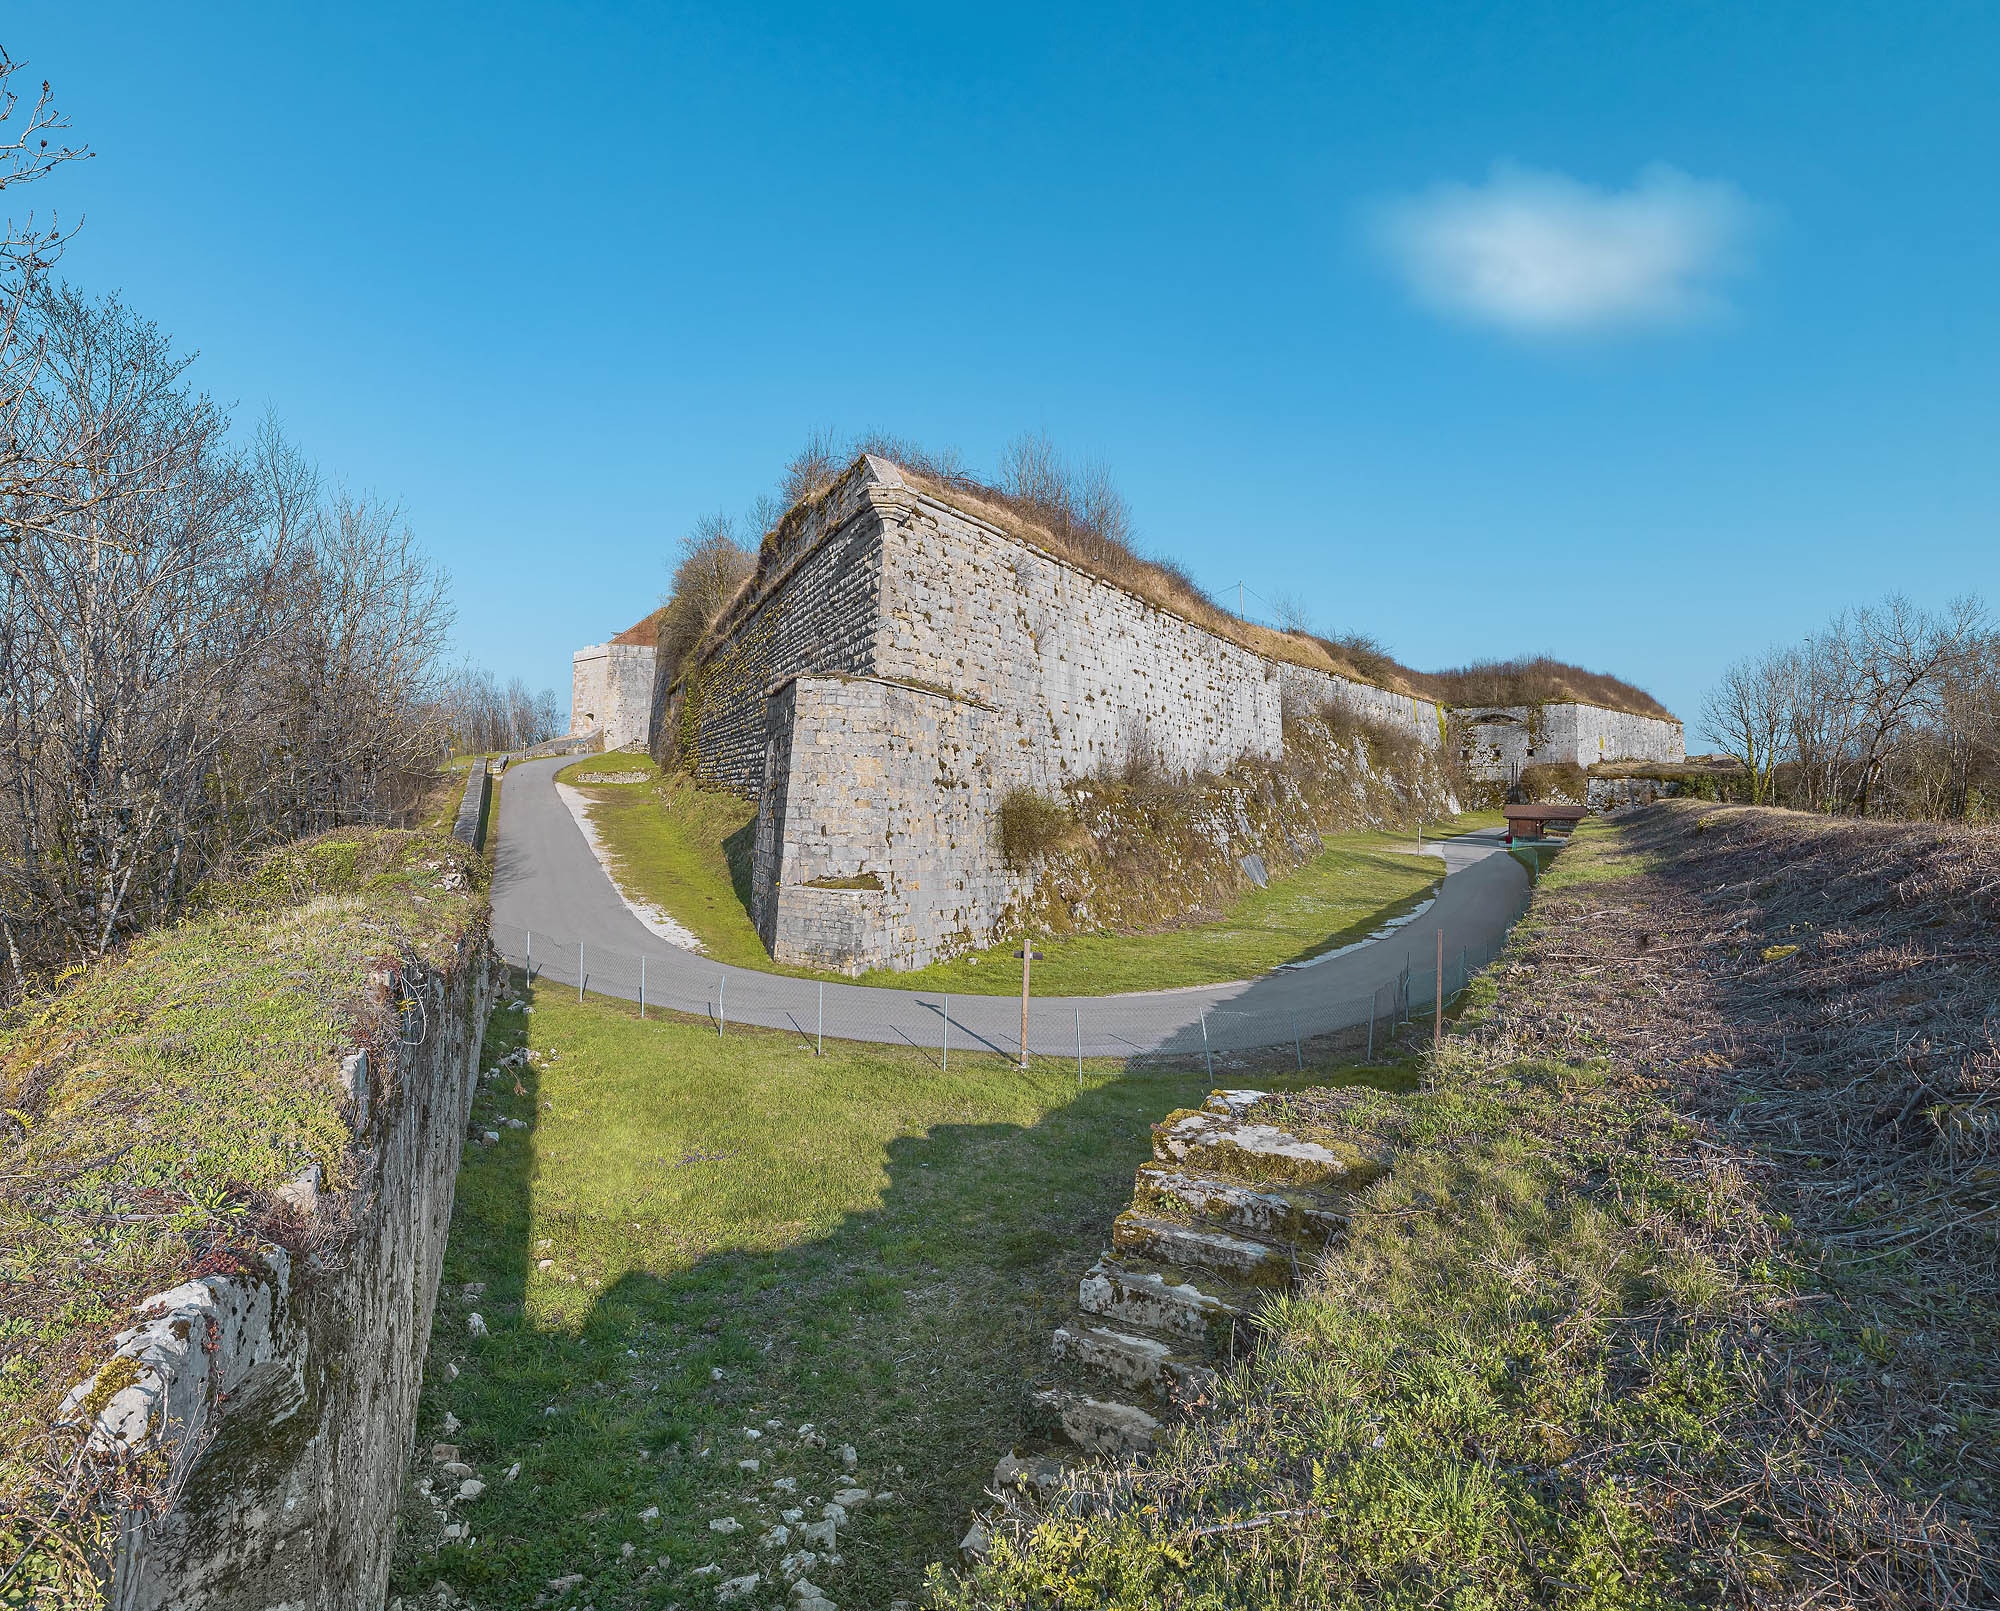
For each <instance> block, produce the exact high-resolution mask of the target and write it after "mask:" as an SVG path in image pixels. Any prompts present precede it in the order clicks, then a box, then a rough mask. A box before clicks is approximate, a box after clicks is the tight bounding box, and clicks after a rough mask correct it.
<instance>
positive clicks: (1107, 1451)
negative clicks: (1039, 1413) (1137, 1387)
mask: <svg viewBox="0 0 2000 1611" xmlns="http://www.w3.org/2000/svg"><path fill="white" fill-rule="evenodd" d="M1035 1402H1036V1404H1038V1405H1040V1406H1041V1407H1042V1408H1044V1409H1048V1410H1052V1411H1054V1412H1055V1415H1056V1417H1057V1419H1058V1420H1059V1421H1061V1423H1062V1429H1063V1435H1064V1436H1065V1437H1067V1438H1068V1439H1069V1440H1070V1442H1071V1443H1073V1444H1075V1445H1076V1446H1077V1447H1078V1448H1079V1449H1082V1450H1083V1451H1084V1452H1085V1453H1087V1454H1101V1455H1108V1456H1110V1457H1111V1458H1112V1459H1114V1460H1129V1459H1134V1458H1137V1457H1139V1456H1141V1455H1147V1454H1151V1453H1152V1452H1153V1434H1154V1433H1156V1432H1158V1431H1159V1430H1160V1422H1159V1419H1158V1418H1157V1417H1156V1416H1153V1415H1149V1414H1147V1413H1146V1411H1144V1410H1142V1409H1140V1408H1138V1406H1136V1405H1133V1404H1121V1403H1120V1402H1118V1401H1117V1400H1116V1399H1100V1398H1092V1397H1090V1396H1089V1395H1088V1394H1085V1393H1075V1392H1070V1391H1067V1390H1065V1389H1063V1388H1054V1389H1051V1390H1050V1391H1048V1392H1044V1393H1037V1394H1036V1395H1035Z"/></svg>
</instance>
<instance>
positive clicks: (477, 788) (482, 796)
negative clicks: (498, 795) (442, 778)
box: [451, 759, 493, 850]
mask: <svg viewBox="0 0 2000 1611" xmlns="http://www.w3.org/2000/svg"><path fill="white" fill-rule="evenodd" d="M492 787H493V778H492V773H491V771H490V769H489V768H488V767H487V765H486V763H485V762H484V761H482V760H478V759H475V760H474V761H473V763H472V765H471V766H469V767H468V768H467V769H466V774H465V793H464V794H462V795H460V796H459V800H458V815H457V816H456V817H454V818H452V823H451V836H452V838H454V839H456V840H457V841H458V842H459V843H460V844H461V845H470V846H472V848H473V849H474V850H479V849H481V848H483V846H482V843H481V841H482V840H483V839H484V838H485V835H484V834H483V833H482V832H481V829H482V828H483V826H484V824H485V821H486V796H487V794H488V792H489V791H490V790H491V789H492Z"/></svg>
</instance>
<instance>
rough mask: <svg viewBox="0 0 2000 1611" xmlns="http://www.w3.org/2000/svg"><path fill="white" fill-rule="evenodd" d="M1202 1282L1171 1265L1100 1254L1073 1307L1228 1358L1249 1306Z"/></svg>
mask: <svg viewBox="0 0 2000 1611" xmlns="http://www.w3.org/2000/svg"><path fill="white" fill-rule="evenodd" d="M1203 1279H1204V1282H1205V1286H1198V1285H1196V1283H1195V1281H1194V1280H1193V1279H1192V1278H1190V1277H1189V1276H1188V1275H1187V1274H1186V1272H1184V1271H1182V1270H1179V1269H1176V1268H1175V1267H1174V1266H1172V1265H1159V1264H1150V1263H1148V1262H1146V1261H1143V1260H1136V1259H1127V1258H1120V1257H1119V1256H1117V1255H1116V1254H1106V1255H1105V1256H1104V1257H1103V1258H1101V1259H1099V1260H1098V1261H1097V1262H1096V1263H1095V1264H1093V1265H1092V1266H1091V1267H1090V1270H1089V1273H1088V1274H1086V1275H1085V1276H1084V1278H1083V1280H1082V1282H1081V1283H1080V1284H1079V1286H1078V1288H1077V1294H1076V1306H1077V1308H1078V1309H1080V1310H1081V1311H1082V1312H1083V1313H1084V1314H1086V1315H1090V1316H1094V1317H1096V1318H1097V1319H1100V1320H1106V1321H1110V1322H1112V1323H1113V1324H1117V1325H1123V1326H1126V1327H1136V1328H1138V1329H1139V1330H1142V1331H1149V1332H1153V1333H1156V1334H1157V1335H1159V1336H1163V1337H1175V1338H1181V1339H1184V1340H1185V1341H1187V1342H1189V1343H1193V1344H1196V1345H1199V1346H1201V1347H1203V1348H1205V1349H1206V1350H1207V1352H1208V1353H1209V1354H1210V1355H1211V1356H1215V1355H1227V1354H1231V1353H1233V1352H1234V1351H1235V1348H1236V1341H1237V1339H1236V1328H1237V1327H1238V1326H1239V1325H1241V1324H1242V1322H1243V1321H1244V1319H1245V1318H1246V1316H1247V1315H1248V1313H1249V1309H1248V1305H1249V1304H1250V1303H1251V1302H1252V1301H1253V1300H1252V1299H1251V1296H1250V1294H1248V1293H1247V1292H1245V1291H1243V1290H1242V1289H1239V1288H1237V1287H1235V1286H1228V1287H1224V1286H1223V1285H1222V1284H1221V1283H1220V1282H1218V1281H1215V1280H1214V1279H1212V1278H1208V1277H1204V1278H1203Z"/></svg>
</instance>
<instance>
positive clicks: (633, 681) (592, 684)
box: [569, 641, 656, 750]
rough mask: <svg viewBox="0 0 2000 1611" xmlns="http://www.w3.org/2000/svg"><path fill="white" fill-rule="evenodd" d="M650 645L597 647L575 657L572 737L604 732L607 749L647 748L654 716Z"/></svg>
mask: <svg viewBox="0 0 2000 1611" xmlns="http://www.w3.org/2000/svg"><path fill="white" fill-rule="evenodd" d="M655 658H656V652H655V651H654V649H653V648H652V647H651V646H650V645H648V644H640V643H618V642H616V641H613V642H611V643H597V644H592V645H591V646H590V647H589V648H587V649H579V650H577V652H576V653H575V654H574V655H572V656H571V657H570V702H569V712H570V714H569V730H570V733H571V735H572V736H573V737H574V736H581V735H583V734H586V733H601V734H602V735H603V736H604V747H605V748H606V749H607V750H622V749H630V748H632V747H634V746H639V747H642V748H643V747H644V745H645V744H646V741H647V736H648V730H649V728H650V727H651V725H652V717H653V662H654V660H655Z"/></svg>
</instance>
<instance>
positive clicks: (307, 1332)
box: [71, 925, 490, 1611]
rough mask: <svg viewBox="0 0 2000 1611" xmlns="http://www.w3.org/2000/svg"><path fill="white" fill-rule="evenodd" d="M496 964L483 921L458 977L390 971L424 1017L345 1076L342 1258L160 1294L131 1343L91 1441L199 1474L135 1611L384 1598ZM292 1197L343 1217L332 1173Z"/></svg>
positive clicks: (336, 1254)
mask: <svg viewBox="0 0 2000 1611" xmlns="http://www.w3.org/2000/svg"><path fill="white" fill-rule="evenodd" d="M489 957H490V953H489V951H488V948H487V946H486V942H485V936H484V927H483V925H481V927H480V928H479V930H478V931H477V932H476V933H474V934H471V935H468V936H467V937H466V939H465V940H464V941H463V942H462V944H461V947H460V959H459V961H458V963H457V965H455V966H454V967H452V968H451V969H449V970H447V971H444V972H431V971H428V970H420V969H416V968H413V967H408V966H406V967H405V968H404V969H403V970H402V972H401V974H400V976H391V975H389V974H386V973H385V974H384V975H382V977H381V980H380V988H381V989H382V990H383V991H391V990H393V991H394V992H395V995H394V997H392V998H391V999H394V1000H405V1001H408V1002H409V1003H411V1005H410V1006H409V1007H408V1008H406V1009H405V1011H404V1012H403V1014H402V1020H401V1033H400V1035H398V1036H397V1037H396V1038H395V1039H394V1040H392V1042H391V1044H390V1045H389V1047H388V1048H387V1050H386V1052H384V1053H374V1054H371V1053H368V1052H360V1053H356V1054H354V1055H353V1056H351V1057H349V1058H348V1059H347V1060H346V1063H345V1071H344V1079H345V1082H346V1087H347V1093H348V1098H349V1111H350V1113H351V1115H352V1119H353V1124H354V1151H353V1152H352V1153H351V1154H350V1156H351V1157H352V1158H354V1159H356V1160H358V1163H359V1169H360V1174H359V1178H358V1179H356V1180H355V1181H354V1182H352V1183H351V1185H350V1186H349V1188H348V1190H347V1191H346V1192H344V1193H343V1199H342V1204H341V1205H340V1206H342V1207H343V1208H344V1210H345V1214H344V1216H343V1218H342V1219H341V1222H340V1235H339V1237H338V1239H337V1242H336V1244H335V1246H334V1247H333V1249H332V1250H330V1251H329V1252H327V1253H325V1254H319V1255H314V1254H308V1255H307V1256H306V1257H305V1258H304V1259H302V1260H301V1259H294V1258H292V1257H289V1256H288V1255H286V1254H285V1253H284V1251H283V1250H281V1249H279V1248H275V1247H271V1248H266V1249H265V1250H264V1255H263V1259H262V1266H261V1268H260V1269H257V1270H255V1271H251V1272H248V1273H242V1274H234V1275H211V1276H207V1277H204V1278H201V1279H198V1280H192V1281H189V1282H186V1283H184V1284H183V1285H181V1286H178V1287H175V1288H173V1289H172V1290H171V1291H168V1292H164V1293H161V1294H159V1295H157V1296H156V1297H153V1298H151V1299H148V1300H147V1301H146V1302H145V1303H142V1304H140V1305H138V1306H137V1309H136V1311H135V1313H136V1315H137V1316H138V1317H139V1318H138V1323H137V1324H136V1325H135V1326H134V1327H133V1328H132V1329H131V1330H129V1331H125V1332H122V1333H120V1334H119V1337H118V1340H117V1352H116V1355H115V1356H114V1357H115V1359H116V1360H118V1361H120V1362H123V1363H122V1364H121V1365H120V1367H119V1369H120V1372H121V1374H122V1375H123V1376H124V1377H126V1378H127V1379H129V1383H130V1385H127V1386H124V1387H122V1388H120V1389H119V1390H118V1391H117V1392H115V1393H113V1394H111V1395H110V1397H109V1400H108V1402H106V1403H105V1404H104V1405H103V1407H102V1409H101V1410H100V1411H99V1412H98V1414H97V1416H96V1419H95V1422H94V1424H93V1426H92V1429H91V1432H90V1434H89V1441H90V1445H91V1447H92V1449H93V1451H94V1453H95V1455H96V1456H97V1457H98V1458H101V1459H114V1460H116V1459H129V1458H131V1457H133V1456H135V1455H139V1454H159V1455H164V1456H166V1457H167V1458H168V1459H170V1460H171V1461H172V1462H173V1464H174V1467H175V1469H176V1470H177V1471H178V1472H179V1473H180V1474H181V1476H180V1485H179V1488H178V1492H177V1494H176V1496H175V1497H174V1499H173V1501H172V1503H171V1506H170V1508H169V1509H168V1510H167V1511H166V1512H165V1514H163V1515H161V1516H159V1517H157V1518H153V1519H150V1520H141V1519H138V1518H132V1519H129V1520H128V1521H127V1522H126V1524H125V1525H124V1526H123V1528H122V1530H121V1532H120V1535H119V1540H118V1545H117V1549H116V1554H115V1557H114V1559H113V1561H112V1563H111V1570H110V1582H109V1584H108V1599H109V1603H110V1605H111V1606H112V1607H113V1608H115V1611H156V1608H159V1611H164V1608H167V1607H186V1606H201V1607H204V1608H206V1611H266V1608H271V1607H280V1606H283V1607H287V1608H290V1611H379V1608H380V1607H381V1606H382V1604H383V1603H384V1600H385V1599H386V1596H387V1591H388V1575H389V1560H390V1551H391V1549H392V1547H393V1545H394V1540H395V1525H394V1523H395V1513H396V1503H397V1498H398V1495H399V1492H400V1490H401V1486H402V1477H403V1468H404V1462H405V1460H406V1459H407V1458H408V1455H409V1449H410V1440H411V1437H412V1435H413V1428H414V1426H415V1416H416V1407H417V1395H418V1391H419V1389H420V1387H421V1385H422V1381H423V1365H424V1354H425V1351H426V1348H427V1346H428V1343H429V1340H430V1329H431V1311H432V1307H433V1304H434V1302H435V1299H436V1296H437V1285H438V1273H439V1269H440V1267H441V1263H442V1260H443V1256H444V1247H445V1237H446V1232H447V1230H448V1228H449V1224H450V1220H451V1209H452V1194H453V1187H454V1182H455V1178H456V1175H457V1172H458V1163H459V1152H460V1149H461V1147H462V1145H463V1143H464V1138H465V1129H466V1125H467V1122H468V1120H469V1118H470V1114H471V1106H472V1095H473V1091H474V1086H475V1079H476V1073H477V1069H478V1061H479V1045H480V1038H481V1035H482V1032H483V1029H484V1025H485V1021H486V1011H487V1007H488V1005H489V990H490V984H489ZM392 1021H393V1020H392ZM284 1195H286V1196H288V1197H290V1198H291V1200H292V1201H293V1203H294V1204H295V1206H297V1207H298V1208H299V1210H300V1211H301V1212H302V1213H303V1214H304V1216H305V1217H306V1218H307V1220H308V1221H311V1220H314V1219H316V1218H318V1217H319V1216H321V1215H324V1214H330V1213H331V1212H333V1210H334V1208H335V1206H336V1205H334V1204H333V1203H331V1202H329V1201H328V1200H327V1199H326V1198H324V1197H323V1196H322V1195H321V1192H320V1182H319V1180H318V1178H317V1176H316V1174H315V1175H313V1176H309V1177H307V1178H304V1179H301V1180H300V1181H298V1182H296V1183H294V1184H293V1185H292V1186H291V1187H288V1188H287V1189H286V1192H285V1194H284ZM107 1363H109V1362H107ZM104 1375H105V1373H104V1372H103V1371H102V1370H100V1371H99V1372H98V1378H97V1379H102V1378H103V1377H104ZM92 1388H93V1384H92V1383H91V1382H86V1383H83V1384H81V1385H80V1386H79V1387H78V1389H77V1390H76V1392H75V1393H73V1394H72V1395H71V1407H74V1406H75V1405H77V1404H80V1403H82V1402H83V1401H84V1399H85V1398H86V1397H89V1396H90V1395H91V1393H92Z"/></svg>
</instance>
